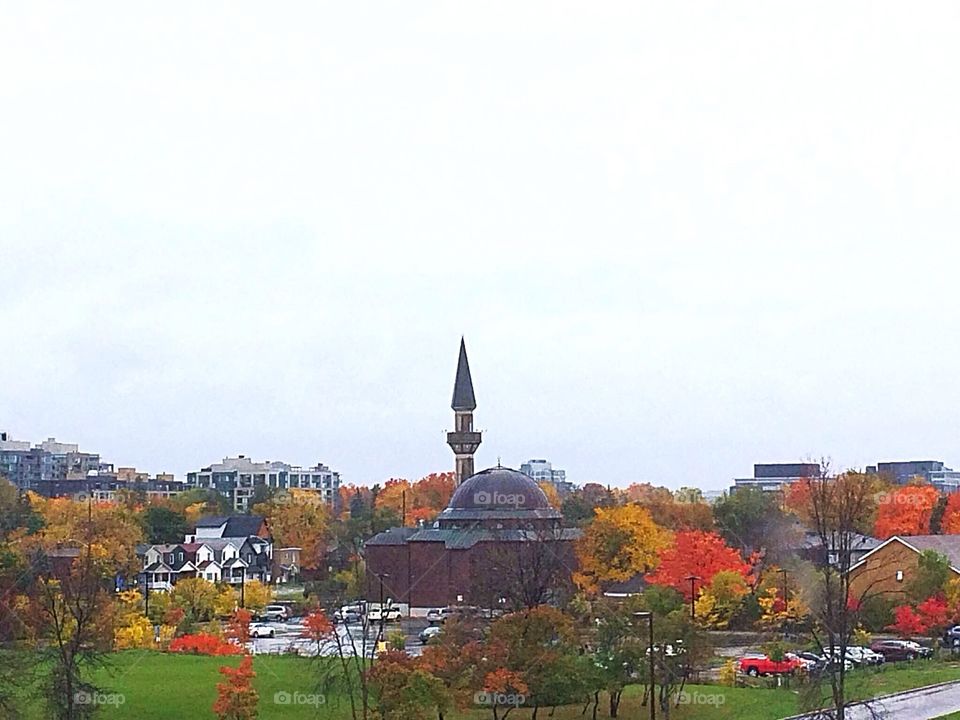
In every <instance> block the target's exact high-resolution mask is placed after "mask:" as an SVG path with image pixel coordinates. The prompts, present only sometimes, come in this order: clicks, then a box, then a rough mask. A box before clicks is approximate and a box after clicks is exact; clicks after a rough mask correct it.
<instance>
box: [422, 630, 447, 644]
mask: <svg viewBox="0 0 960 720" xmlns="http://www.w3.org/2000/svg"><path fill="white" fill-rule="evenodd" d="M442 632H443V628H441V627H439V626H438V625H428V626H427V627H425V628H424V629H423V630H421V631H420V636H419V637H420V642H422V643H423V644H424V645H426V644H427V643H428V642H430V640H431V639H432V638H435V637H436V636H437V635H439V634H440V633H442Z"/></svg>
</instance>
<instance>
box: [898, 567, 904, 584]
mask: <svg viewBox="0 0 960 720" xmlns="http://www.w3.org/2000/svg"><path fill="white" fill-rule="evenodd" d="M897 582H903V570H897Z"/></svg>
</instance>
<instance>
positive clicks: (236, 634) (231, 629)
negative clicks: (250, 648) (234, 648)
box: [227, 608, 253, 648]
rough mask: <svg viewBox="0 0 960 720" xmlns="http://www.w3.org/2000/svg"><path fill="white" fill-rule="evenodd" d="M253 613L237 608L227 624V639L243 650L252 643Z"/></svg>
mask: <svg viewBox="0 0 960 720" xmlns="http://www.w3.org/2000/svg"><path fill="white" fill-rule="evenodd" d="M252 619H253V613H251V612H250V611H249V610H245V609H243V608H237V609H236V610H234V611H233V615H231V616H230V620H229V621H228V622H227V637H228V638H230V639H231V640H233V641H234V642H236V643H237V644H238V645H239V646H240V647H241V648H244V647H246V645H247V643H248V642H250V621H251V620H252Z"/></svg>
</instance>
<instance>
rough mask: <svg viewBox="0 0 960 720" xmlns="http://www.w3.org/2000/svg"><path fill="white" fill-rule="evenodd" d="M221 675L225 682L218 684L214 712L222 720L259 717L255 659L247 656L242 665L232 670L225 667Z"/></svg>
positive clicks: (241, 719)
mask: <svg viewBox="0 0 960 720" xmlns="http://www.w3.org/2000/svg"><path fill="white" fill-rule="evenodd" d="M220 674H221V675H223V676H224V678H226V680H225V682H221V683H217V700H216V702H214V703H213V712H214V713H216V716H217V717H218V718H220V720H252V718H255V717H256V716H257V702H258V701H259V699H260V698H259V695H258V694H257V691H256V690H254V689H253V678H255V677H256V676H257V674H256V673H255V672H254V671H253V658H252V657H251V656H249V655H245V656H244V658H243V660H241V661H240V665H239V666H238V667H236V668H232V667H230V666H229V665H224V666H223V667H221V668H220Z"/></svg>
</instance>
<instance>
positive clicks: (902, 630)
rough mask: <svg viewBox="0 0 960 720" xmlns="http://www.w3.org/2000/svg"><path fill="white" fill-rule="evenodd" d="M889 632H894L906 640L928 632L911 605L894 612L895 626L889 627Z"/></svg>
mask: <svg viewBox="0 0 960 720" xmlns="http://www.w3.org/2000/svg"><path fill="white" fill-rule="evenodd" d="M887 630H893V631H894V632H895V633H896V634H897V635H899V636H900V637H904V638H910V637H915V636H917V635H924V634H925V633H926V632H927V628H926V627H925V626H924V624H923V621H922V620H921V619H920V616H919V615H918V614H917V612H916V611H915V610H914V609H913V608H912V607H910V606H909V605H900V606H899V607H897V608H896V609H895V610H894V611H893V624H892V625H888V626H887Z"/></svg>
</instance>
